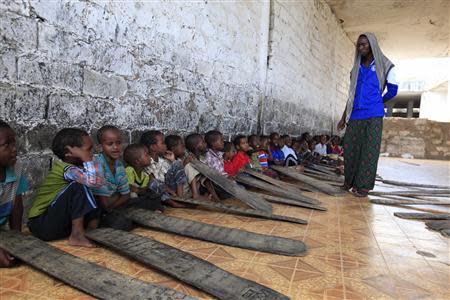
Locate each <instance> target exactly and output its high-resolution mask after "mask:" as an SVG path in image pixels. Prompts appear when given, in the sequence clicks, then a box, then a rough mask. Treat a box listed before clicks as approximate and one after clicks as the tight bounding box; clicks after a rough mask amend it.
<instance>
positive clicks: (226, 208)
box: [172, 197, 308, 224]
mask: <svg viewBox="0 0 450 300" xmlns="http://www.w3.org/2000/svg"><path fill="white" fill-rule="evenodd" d="M172 199H173V200H176V201H178V202H183V203H189V204H196V205H201V206H203V207H207V208H213V209H217V210H220V211H222V212H226V213H232V214H238V215H244V216H251V217H256V218H263V219H268V220H276V221H285V222H291V223H297V224H308V222H306V221H305V220H302V219H298V218H294V217H288V216H281V215H274V214H268V213H266V212H263V211H260V210H255V209H248V208H241V207H236V206H232V205H227V204H223V203H218V202H212V201H202V200H197V199H190V198H189V199H187V198H180V197H172Z"/></svg>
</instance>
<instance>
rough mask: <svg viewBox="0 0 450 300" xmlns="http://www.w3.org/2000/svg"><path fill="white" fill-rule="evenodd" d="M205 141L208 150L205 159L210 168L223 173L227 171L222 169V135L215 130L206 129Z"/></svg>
mask: <svg viewBox="0 0 450 300" xmlns="http://www.w3.org/2000/svg"><path fill="white" fill-rule="evenodd" d="M205 141H206V144H207V146H208V151H207V152H206V155H205V161H206V164H207V165H208V166H210V167H211V168H212V169H214V170H216V171H218V172H220V173H221V174H223V175H227V173H226V172H225V171H224V169H223V152H222V151H223V146H224V145H223V143H224V141H223V135H222V133H220V132H219V131H217V130H211V131H208V132H207V133H206V134H205Z"/></svg>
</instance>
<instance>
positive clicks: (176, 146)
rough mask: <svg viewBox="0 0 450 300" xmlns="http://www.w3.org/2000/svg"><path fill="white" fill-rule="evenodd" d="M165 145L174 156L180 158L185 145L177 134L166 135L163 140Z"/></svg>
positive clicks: (184, 150)
mask: <svg viewBox="0 0 450 300" xmlns="http://www.w3.org/2000/svg"><path fill="white" fill-rule="evenodd" d="M164 142H165V143H166V146H167V150H169V151H172V152H173V154H174V155H175V158H181V157H183V156H184V153H185V152H186V147H185V146H184V141H183V139H182V138H181V136H179V135H168V136H166V139H165V140H164Z"/></svg>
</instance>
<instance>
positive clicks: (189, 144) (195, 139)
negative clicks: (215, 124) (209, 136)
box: [184, 133, 202, 153]
mask: <svg viewBox="0 0 450 300" xmlns="http://www.w3.org/2000/svg"><path fill="white" fill-rule="evenodd" d="M201 140H202V136H201V135H200V134H198V133H191V134H189V135H188V136H186V138H185V139H184V144H185V146H186V149H188V150H189V151H190V152H192V153H195V152H196V151H197V149H196V147H197V145H198V144H199V143H200V142H201Z"/></svg>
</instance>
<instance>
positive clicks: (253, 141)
mask: <svg viewBox="0 0 450 300" xmlns="http://www.w3.org/2000/svg"><path fill="white" fill-rule="evenodd" d="M248 144H249V145H250V147H252V148H253V149H254V150H255V149H259V148H260V147H261V142H260V139H259V136H257V135H256V134H252V135H250V136H249V137H248Z"/></svg>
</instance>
